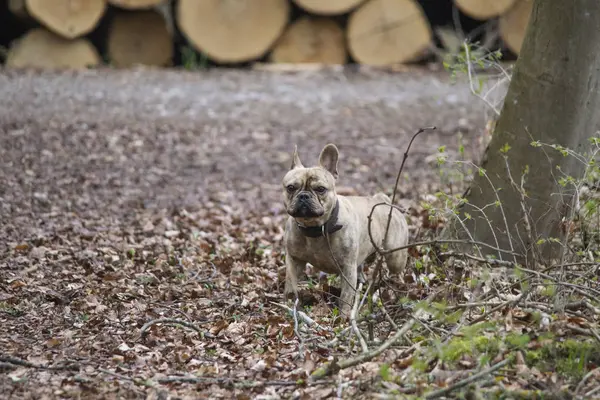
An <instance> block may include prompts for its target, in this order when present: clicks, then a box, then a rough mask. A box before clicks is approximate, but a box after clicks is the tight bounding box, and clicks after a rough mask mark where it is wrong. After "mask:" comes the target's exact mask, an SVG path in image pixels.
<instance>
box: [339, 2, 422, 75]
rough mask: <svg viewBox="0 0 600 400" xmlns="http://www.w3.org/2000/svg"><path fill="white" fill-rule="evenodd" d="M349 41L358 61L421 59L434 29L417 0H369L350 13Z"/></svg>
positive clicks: (376, 63)
mask: <svg viewBox="0 0 600 400" xmlns="http://www.w3.org/2000/svg"><path fill="white" fill-rule="evenodd" d="M347 41H348V49H349V51H350V54H351V55H352V57H354V59H355V60H356V61H357V62H359V63H361V64H367V65H374V66H385V65H392V64H403V63H408V62H411V61H416V60H417V59H419V58H420V57H421V56H422V55H423V54H424V53H425V52H426V51H427V49H429V48H430V46H431V45H432V32H431V27H430V25H429V21H428V20H427V18H426V16H425V14H424V13H423V10H422V9H421V6H420V5H419V4H418V3H417V2H416V1H415V0H369V1H368V2H367V3H365V4H363V5H362V6H360V7H359V8H358V9H357V10H356V11H354V12H353V13H352V14H351V15H350V19H349V21H348V29H347Z"/></svg>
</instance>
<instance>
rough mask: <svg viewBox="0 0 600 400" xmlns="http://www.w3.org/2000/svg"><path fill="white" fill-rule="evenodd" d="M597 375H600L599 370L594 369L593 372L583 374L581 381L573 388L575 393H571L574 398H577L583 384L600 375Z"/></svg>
mask: <svg viewBox="0 0 600 400" xmlns="http://www.w3.org/2000/svg"><path fill="white" fill-rule="evenodd" d="M599 373H600V369H598V368H594V369H593V370H591V371H590V372H588V373H587V374H585V375H584V377H583V378H582V379H581V381H579V383H578V384H577V387H576V388H575V393H573V394H574V395H575V397H577V393H579V392H580V391H581V389H583V385H585V382H587V380H588V379H590V378H591V377H592V376H594V375H600V374H599Z"/></svg>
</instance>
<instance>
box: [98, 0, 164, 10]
mask: <svg viewBox="0 0 600 400" xmlns="http://www.w3.org/2000/svg"><path fill="white" fill-rule="evenodd" d="M164 1H165V0H108V3H109V4H110V5H113V6H115V7H119V8H124V9H127V10H143V9H149V8H152V7H155V6H158V5H160V4H161V3H163V2H164Z"/></svg>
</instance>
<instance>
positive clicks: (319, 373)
mask: <svg viewBox="0 0 600 400" xmlns="http://www.w3.org/2000/svg"><path fill="white" fill-rule="evenodd" d="M415 321H416V320H415V318H414V317H413V318H411V319H409V320H408V321H406V322H405V323H404V325H402V328H400V330H399V331H398V332H396V333H395V334H394V336H392V337H391V338H390V339H388V340H387V341H386V342H384V343H383V344H382V345H381V346H379V347H378V348H376V349H374V350H370V351H368V352H366V353H362V354H360V355H359V356H356V357H353V358H349V359H347V360H342V361H340V362H339V363H338V362H336V361H335V360H334V361H332V362H331V363H329V364H326V365H325V366H324V367H321V368H318V369H316V370H315V371H314V372H313V373H312V374H311V377H312V378H314V379H320V378H323V377H325V376H328V375H331V374H334V373H336V372H338V371H339V370H342V369H346V368H350V367H353V366H355V365H359V364H362V363H364V362H367V361H369V360H372V359H373V358H375V357H377V356H378V355H380V354H381V353H383V352H384V351H386V350H387V349H388V348H390V347H391V346H392V345H393V344H394V343H396V342H397V341H398V340H400V338H402V336H404V334H406V332H408V330H409V329H410V328H412V326H413V325H414V323H415Z"/></svg>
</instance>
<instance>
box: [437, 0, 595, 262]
mask: <svg viewBox="0 0 600 400" xmlns="http://www.w3.org/2000/svg"><path fill="white" fill-rule="evenodd" d="M599 80H600V1H598V0H569V1H564V0H535V1H534V5H533V11H532V14H531V18H530V22H529V26H528V28H527V33H526V36H525V39H524V42H523V47H522V51H521V53H520V56H519V58H518V60H517V62H516V64H515V69H514V72H513V76H512V79H511V83H510V86H509V89H508V93H507V96H506V98H505V101H504V105H503V108H502V111H501V114H500V117H499V119H498V122H497V124H496V128H495V131H494V134H493V136H492V140H491V142H490V144H489V146H488V149H487V151H486V155H485V157H484V160H483V162H482V165H481V167H482V168H483V169H484V170H485V171H486V174H487V178H489V180H490V181H491V184H490V181H488V179H487V178H486V176H481V175H480V174H478V173H476V174H475V178H474V182H473V184H472V186H471V188H470V189H469V191H468V192H467V195H466V198H467V200H468V202H469V204H465V205H464V206H462V207H461V208H460V209H459V211H460V215H459V217H460V218H461V219H465V215H466V214H465V212H466V213H468V214H470V215H471V219H466V220H464V225H461V224H460V223H459V222H458V221H456V220H454V221H453V222H451V223H450V224H449V229H448V230H447V233H449V234H450V235H453V236H455V237H456V236H458V237H459V238H465V239H467V238H470V239H474V240H476V241H481V242H485V243H487V244H489V245H491V246H494V247H497V246H498V247H500V248H502V249H506V250H510V249H511V247H512V248H513V249H514V251H515V252H516V253H518V254H520V255H521V256H520V257H519V258H518V262H520V263H528V264H530V262H531V260H532V258H531V257H532V248H533V247H534V246H532V245H535V242H538V240H540V239H548V238H561V237H563V230H564V228H563V227H564V225H562V224H561V221H563V218H569V216H570V209H571V206H572V200H573V195H574V193H573V188H572V187H569V186H567V187H562V186H561V185H559V183H558V179H559V178H560V177H561V176H563V175H562V173H565V174H567V175H569V176H572V177H574V178H576V179H577V178H581V177H582V175H583V173H584V171H585V165H583V164H582V163H580V162H578V161H576V160H575V159H574V158H573V157H570V156H568V157H564V156H562V155H560V153H559V152H557V151H555V150H553V149H549V148H547V147H546V148H544V147H542V148H535V147H533V146H531V145H530V143H531V142H532V141H536V140H537V141H540V142H541V143H547V144H556V145H562V146H564V147H567V148H570V149H572V150H574V151H576V152H578V153H584V152H586V150H587V149H589V148H590V143H589V138H590V137H592V136H594V135H595V134H597V132H598V131H599V130H600V91H599ZM505 144H508V145H509V146H510V150H509V151H508V152H507V153H506V155H507V157H508V165H509V168H510V172H511V174H512V177H513V179H514V181H516V183H517V185H520V183H521V176H522V174H523V171H524V170H525V169H526V167H528V168H529V172H528V174H527V175H526V177H525V185H524V188H525V191H526V193H527V197H526V201H525V203H526V204H525V208H526V210H527V213H529V215H530V221H531V231H532V235H531V236H533V240H531V238H530V237H528V234H527V229H526V225H525V223H524V222H525V221H524V212H523V210H522V207H521V199H522V196H521V194H520V191H519V190H517V189H515V188H514V187H513V185H511V180H510V178H509V176H508V173H507V166H506V162H505V159H504V157H503V154H502V151H501V150H502V149H503V148H504V146H505ZM557 167H560V171H558V170H557ZM561 171H562V172H561ZM492 186H493V187H492ZM493 188H495V189H496V191H495V190H494V189H493ZM497 196H498V197H499V200H500V203H501V205H502V207H497V206H495V205H494V203H495V202H496V201H497ZM490 205H491V206H490ZM484 208H485V210H484V212H483V213H482V212H481V209H484ZM484 214H485V215H484ZM467 231H468V232H469V233H470V235H469V233H467ZM532 241H533V242H534V243H531V242H532ZM537 248H538V249H539V250H540V252H539V253H538V255H539V256H540V257H541V258H543V260H545V261H548V260H549V259H555V258H556V257H558V256H559V254H560V250H561V248H562V246H560V245H557V244H555V243H546V244H543V245H541V246H539V247H537ZM482 251H483V252H484V253H488V254H493V255H494V256H496V257H501V258H502V259H504V260H510V261H513V260H514V259H513V256H510V255H507V254H506V253H500V252H497V251H496V250H492V249H489V248H488V249H486V248H482Z"/></svg>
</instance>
